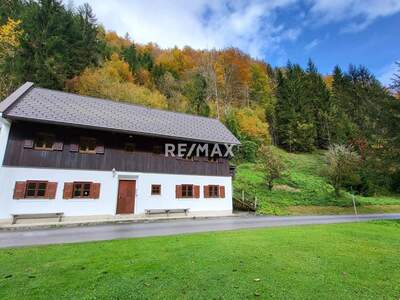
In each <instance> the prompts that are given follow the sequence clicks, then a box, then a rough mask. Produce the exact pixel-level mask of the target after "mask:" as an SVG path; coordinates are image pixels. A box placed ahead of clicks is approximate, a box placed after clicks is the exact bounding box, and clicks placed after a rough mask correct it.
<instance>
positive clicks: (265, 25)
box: [74, 0, 301, 57]
mask: <svg viewBox="0 0 400 300" xmlns="http://www.w3.org/2000/svg"><path fill="white" fill-rule="evenodd" d="M296 1H297V0H269V1H262V0H257V1H251V2H247V1H245V0H239V1H234V0H219V1H208V0H192V1H185V0H170V1H163V0H153V1H150V0H148V1H140V0H133V1H128V0H125V1H124V0H116V1H113V2H112V3H110V2H108V1H98V0H75V2H74V3H75V4H76V5H80V4H82V3H84V2H88V3H89V4H90V5H91V6H92V8H93V9H94V12H95V13H96V16H97V18H98V20H99V21H100V22H101V23H103V24H104V25H105V27H106V28H107V29H108V30H115V31H117V32H118V33H119V34H121V35H124V34H125V33H126V32H128V33H129V34H130V36H131V37H132V38H133V40H135V41H137V42H140V43H148V42H155V43H157V44H158V45H160V46H161V47H163V48H169V47H174V46H178V47H183V46H185V45H189V46H191V47H193V48H197V49H202V48H224V47H230V46H233V47H238V48H240V49H242V50H243V51H245V52H248V53H249V54H250V55H252V56H255V57H263V56H264V55H265V54H271V53H274V52H276V51H278V50H279V49H280V47H281V43H282V42H284V41H293V40H296V39H297V37H298V36H299V34H300V31H301V29H300V28H286V26H285V24H280V23H278V21H277V18H276V10H277V9H280V8H285V7H287V6H288V5H290V4H291V3H294V2H296Z"/></svg>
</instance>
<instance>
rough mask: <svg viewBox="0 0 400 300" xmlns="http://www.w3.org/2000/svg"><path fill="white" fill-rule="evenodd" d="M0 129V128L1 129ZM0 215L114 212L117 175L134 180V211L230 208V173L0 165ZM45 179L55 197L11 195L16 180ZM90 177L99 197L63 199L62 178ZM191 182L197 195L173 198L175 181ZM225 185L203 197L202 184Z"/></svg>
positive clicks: (225, 210)
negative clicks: (220, 193) (155, 188)
mask: <svg viewBox="0 0 400 300" xmlns="http://www.w3.org/2000/svg"><path fill="white" fill-rule="evenodd" d="M2 131H3V129H2ZM0 179H1V186H0V219H6V218H9V217H10V215H11V214H19V213H54V212H63V213H64V214H65V216H90V215H115V212H116V205H117V194H118V181H119V180H120V179H132V180H136V199H135V215H141V214H144V213H145V209H157V208H189V209H190V212H191V213H196V214H198V215H201V214H203V213H204V214H207V215H209V214H210V213H215V214H228V213H231V212H232V182H231V177H219V176H198V175H196V176H191V175H169V174H154V173H134V172H116V173H115V174H113V172H112V171H86V170H64V169H44V168H43V169H41V168H20V167H4V166H3V167H0ZM26 180H44V181H52V182H57V183H58V186H57V193H56V198H55V199H46V200H41V199H19V200H15V199H13V193H14V187H15V182H16V181H26ZM73 181H91V182H98V183H100V184H101V188H100V197H99V199H63V189H64V183H65V182H73ZM152 184H161V196H152V195H151V185H152ZM177 184H194V185H199V186H200V198H198V199H176V198H175V185H177ZM210 184H215V185H224V186H225V198H215V199H214V198H213V199H211V198H210V199H205V198H204V197H203V196H204V195H203V186H204V185H210Z"/></svg>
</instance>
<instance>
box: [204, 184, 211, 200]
mask: <svg viewBox="0 0 400 300" xmlns="http://www.w3.org/2000/svg"><path fill="white" fill-rule="evenodd" d="M209 190H210V189H209V187H208V185H205V186H204V198H209V197H210V192H209Z"/></svg>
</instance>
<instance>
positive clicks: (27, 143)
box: [24, 139, 34, 149]
mask: <svg viewBox="0 0 400 300" xmlns="http://www.w3.org/2000/svg"><path fill="white" fill-rule="evenodd" d="M33 144H34V141H33V140H32V139H26V140H25V141H24V148H26V149H32V148H33Z"/></svg>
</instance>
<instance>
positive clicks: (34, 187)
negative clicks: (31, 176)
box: [25, 181, 47, 198]
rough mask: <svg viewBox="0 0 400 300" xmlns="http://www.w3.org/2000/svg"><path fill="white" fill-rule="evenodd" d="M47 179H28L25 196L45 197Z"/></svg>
mask: <svg viewBox="0 0 400 300" xmlns="http://www.w3.org/2000/svg"><path fill="white" fill-rule="evenodd" d="M46 189H47V182H46V181H28V182H27V184H26V192H25V198H44V197H45V196H46Z"/></svg>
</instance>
